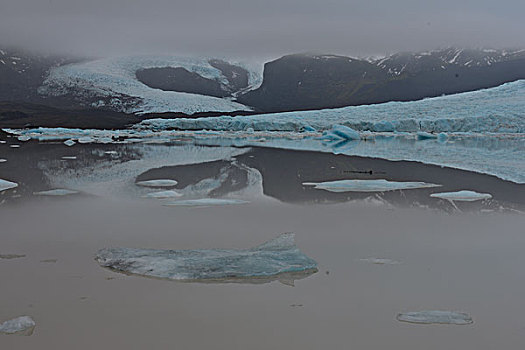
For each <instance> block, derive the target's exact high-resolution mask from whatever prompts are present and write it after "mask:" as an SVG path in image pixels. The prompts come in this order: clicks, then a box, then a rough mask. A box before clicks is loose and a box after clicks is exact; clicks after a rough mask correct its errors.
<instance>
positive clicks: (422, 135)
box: [417, 131, 438, 140]
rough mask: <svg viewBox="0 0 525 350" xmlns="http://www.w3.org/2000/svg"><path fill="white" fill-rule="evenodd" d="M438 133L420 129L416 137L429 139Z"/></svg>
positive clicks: (435, 137)
mask: <svg viewBox="0 0 525 350" xmlns="http://www.w3.org/2000/svg"><path fill="white" fill-rule="evenodd" d="M437 138H438V135H436V134H432V133H429V132H426V131H420V132H418V133H417V139H418V140H431V139H437Z"/></svg>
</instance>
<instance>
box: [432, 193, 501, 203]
mask: <svg viewBox="0 0 525 350" xmlns="http://www.w3.org/2000/svg"><path fill="white" fill-rule="evenodd" d="M430 197H434V198H441V199H446V200H449V201H462V202H474V201H480V200H484V199H490V198H492V195H491V194H490V193H479V192H474V191H468V190H462V191H457V192H441V193H432V194H431V195H430Z"/></svg>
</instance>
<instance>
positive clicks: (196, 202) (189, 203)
mask: <svg viewBox="0 0 525 350" xmlns="http://www.w3.org/2000/svg"><path fill="white" fill-rule="evenodd" d="M246 203H249V202H248V201H243V200H240V199H220V198H200V199H187V200H179V201H173V202H167V203H164V205H165V206H167V207H210V206H217V205H236V204H246Z"/></svg>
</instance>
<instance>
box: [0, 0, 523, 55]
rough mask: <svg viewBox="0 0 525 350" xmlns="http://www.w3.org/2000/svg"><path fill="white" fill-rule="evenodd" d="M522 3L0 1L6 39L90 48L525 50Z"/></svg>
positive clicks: (0, 33) (1, 34) (0, 26)
mask: <svg viewBox="0 0 525 350" xmlns="http://www.w3.org/2000/svg"><path fill="white" fill-rule="evenodd" d="M524 18H525V1H524V0H498V1H494V0H490V1H489V0H439V1H433V0H432V1H431V0H367V1H362V0H359V1H355V0H354V1H353V0H347V1H344V0H315V1H314V0H259V1H252V0H192V1H186V0H184V1H180V0H0V45H18V46H24V47H29V48H38V49H42V48H49V49H51V50H60V51H62V52H69V53H80V54H87V55H107V54H108V55H110V54H111V55H112V54H129V53H141V54H142V53H148V52H152V53H153V52H155V53H162V52H169V53H176V54H205V55H223V56H244V57H249V56H259V57H272V56H278V55H282V54H286V53H294V52H307V51H308V52H326V53H337V54H347V55H353V56H363V55H374V54H377V55H381V54H385V53H391V52H396V51H405V50H412V51H413V50H424V49H431V48H436V47H444V46H468V47H525V35H524V33H525V19H524Z"/></svg>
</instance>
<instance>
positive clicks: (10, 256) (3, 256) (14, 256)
mask: <svg viewBox="0 0 525 350" xmlns="http://www.w3.org/2000/svg"><path fill="white" fill-rule="evenodd" d="M25 257H26V256H25V255H24V254H0V259H5V260H11V259H19V258H25Z"/></svg>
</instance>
